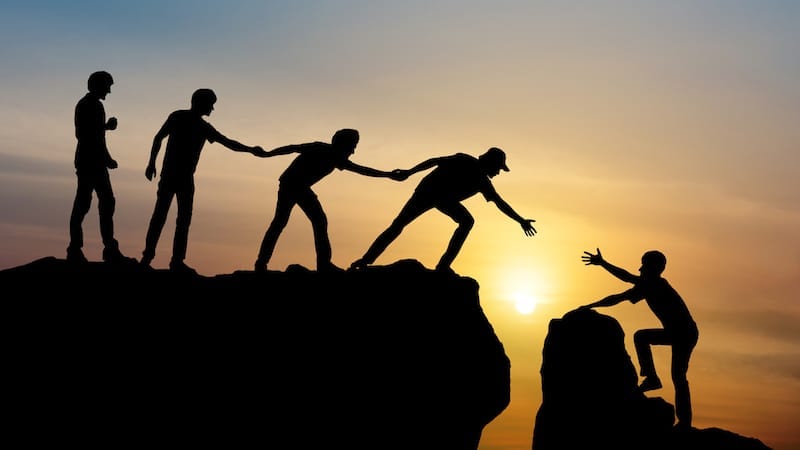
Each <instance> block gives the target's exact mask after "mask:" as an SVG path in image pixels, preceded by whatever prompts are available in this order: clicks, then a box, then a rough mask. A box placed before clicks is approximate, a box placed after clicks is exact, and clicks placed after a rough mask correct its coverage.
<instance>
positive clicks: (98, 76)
mask: <svg viewBox="0 0 800 450" xmlns="http://www.w3.org/2000/svg"><path fill="white" fill-rule="evenodd" d="M112 84H114V78H113V77H112V76H111V74H110V73H108V72H106V71H105V70H98V71H97V72H94V73H92V74H91V75H89V79H88V80H87V81H86V87H87V88H88V89H89V92H96V91H98V90H100V89H103V88H104V87H106V86H111V85H112Z"/></svg>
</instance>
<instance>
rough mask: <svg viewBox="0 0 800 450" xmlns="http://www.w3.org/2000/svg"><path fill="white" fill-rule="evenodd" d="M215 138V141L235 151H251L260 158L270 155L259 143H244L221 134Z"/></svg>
mask: <svg viewBox="0 0 800 450" xmlns="http://www.w3.org/2000/svg"><path fill="white" fill-rule="evenodd" d="M215 140H216V142H219V143H220V144H222V145H224V146H225V147H227V148H229V149H230V150H233V151H235V152H244V153H251V154H253V155H254V156H258V157H260V158H266V157H267V156H272V155H270V154H269V152H267V151H264V149H263V148H261V146H260V145H255V146H250V145H245V144H242V143H241V142H239V141H237V140H235V139H231V138H229V137H227V136H224V135H221V134H220V135H218V136H217V137H216V139H215Z"/></svg>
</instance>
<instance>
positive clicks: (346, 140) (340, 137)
mask: <svg viewBox="0 0 800 450" xmlns="http://www.w3.org/2000/svg"><path fill="white" fill-rule="evenodd" d="M359 138H360V136H359V134H358V130H354V129H352V128H342V129H341V130H337V131H336V133H333V137H332V138H331V144H332V145H333V146H335V147H355V146H356V144H358V140H359Z"/></svg>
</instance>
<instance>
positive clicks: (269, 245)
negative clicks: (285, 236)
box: [255, 189, 296, 271]
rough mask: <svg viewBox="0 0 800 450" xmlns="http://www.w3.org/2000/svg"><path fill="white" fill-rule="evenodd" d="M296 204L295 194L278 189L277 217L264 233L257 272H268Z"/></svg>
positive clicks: (256, 265) (256, 264)
mask: <svg viewBox="0 0 800 450" xmlns="http://www.w3.org/2000/svg"><path fill="white" fill-rule="evenodd" d="M295 204H296V200H295V196H294V194H293V193H292V192H291V191H289V190H287V189H278V200H277V202H276V203H275V216H274V217H273V218H272V222H270V224H269V227H267V231H266V232H265V233H264V238H263V239H262V240H261V247H260V248H259V250H258V257H257V258H256V263H255V270H256V271H265V270H267V264H269V260H270V259H271V258H272V252H273V251H275V245H276V244H277V243H278V237H280V235H281V232H283V229H284V228H286V224H288V223H289V216H290V214H291V212H292V208H294V205H295Z"/></svg>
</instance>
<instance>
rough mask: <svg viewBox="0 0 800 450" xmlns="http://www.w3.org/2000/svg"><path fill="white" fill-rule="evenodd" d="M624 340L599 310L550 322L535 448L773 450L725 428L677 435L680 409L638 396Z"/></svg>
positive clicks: (611, 319)
mask: <svg viewBox="0 0 800 450" xmlns="http://www.w3.org/2000/svg"><path fill="white" fill-rule="evenodd" d="M624 338H625V334H624V331H623V330H622V327H621V326H620V324H619V322H617V321H616V319H614V318H612V317H609V316H606V315H603V314H600V313H598V312H596V311H593V310H577V311H572V312H569V313H567V314H565V315H564V317H562V318H560V319H553V320H551V321H550V325H549V329H548V333H547V337H546V338H545V342H544V348H543V351H542V367H541V375H542V404H541V406H540V407H539V411H538V413H537V416H536V420H535V426H534V432H533V445H532V450H564V449H589V448H597V449H617V450H641V449H648V450H769V447H767V446H766V445H764V444H763V443H762V442H761V441H759V440H757V439H755V438H749V437H744V436H740V435H738V434H735V433H733V432H730V431H726V430H722V429H719V428H705V429H697V428H692V429H690V430H685V431H681V430H678V429H674V428H673V422H674V407H673V405H672V404H670V403H669V402H667V401H665V400H664V399H662V398H660V397H651V398H649V397H647V396H645V394H644V393H642V392H641V391H639V389H638V386H637V383H638V376H637V373H636V368H635V367H634V365H633V362H632V361H631V357H630V356H629V354H628V352H627V351H626V349H625V342H624ZM667 380H669V378H667ZM690 381H691V380H690Z"/></svg>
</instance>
